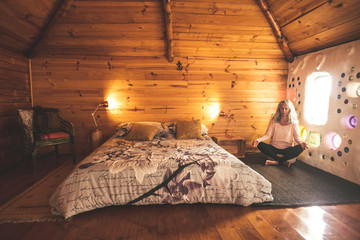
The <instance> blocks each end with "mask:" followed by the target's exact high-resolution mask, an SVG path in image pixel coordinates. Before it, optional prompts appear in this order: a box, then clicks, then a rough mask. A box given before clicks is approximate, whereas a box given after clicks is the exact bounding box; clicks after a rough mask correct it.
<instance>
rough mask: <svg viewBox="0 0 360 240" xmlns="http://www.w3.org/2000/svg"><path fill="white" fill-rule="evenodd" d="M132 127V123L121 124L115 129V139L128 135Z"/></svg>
mask: <svg viewBox="0 0 360 240" xmlns="http://www.w3.org/2000/svg"><path fill="white" fill-rule="evenodd" d="M133 126H134V123H133V122H123V123H120V124H119V125H118V126H117V127H116V137H123V136H125V135H126V134H128V133H129V132H130V130H131V128H132V127H133Z"/></svg>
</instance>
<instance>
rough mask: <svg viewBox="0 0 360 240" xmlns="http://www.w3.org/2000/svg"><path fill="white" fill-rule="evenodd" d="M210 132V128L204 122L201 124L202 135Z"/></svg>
mask: <svg viewBox="0 0 360 240" xmlns="http://www.w3.org/2000/svg"><path fill="white" fill-rule="evenodd" d="M208 132H209V129H208V128H207V127H206V126H205V125H204V124H201V135H202V136H206V135H207V134H208Z"/></svg>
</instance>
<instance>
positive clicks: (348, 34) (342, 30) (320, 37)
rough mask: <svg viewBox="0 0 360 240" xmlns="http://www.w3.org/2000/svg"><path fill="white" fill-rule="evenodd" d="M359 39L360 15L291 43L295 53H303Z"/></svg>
mask: <svg viewBox="0 0 360 240" xmlns="http://www.w3.org/2000/svg"><path fill="white" fill-rule="evenodd" d="M357 39H360V17H358V18H356V19H354V20H352V21H349V22H346V23H343V24H340V25H338V26H336V27H333V28H330V29H328V30H326V31H323V32H320V33H317V34H315V35H313V36H310V37H308V38H305V39H302V40H296V41H294V42H293V43H291V48H292V49H293V50H294V53H295V54H297V55H301V54H304V53H307V52H311V51H317V50H321V49H325V48H327V47H331V46H334V45H338V44H341V43H344V42H350V41H354V40H357ZM314 43H316V44H314Z"/></svg>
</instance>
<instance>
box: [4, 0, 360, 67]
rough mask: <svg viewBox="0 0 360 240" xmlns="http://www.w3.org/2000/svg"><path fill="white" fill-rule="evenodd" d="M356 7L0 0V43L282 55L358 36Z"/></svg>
mask: <svg viewBox="0 0 360 240" xmlns="http://www.w3.org/2000/svg"><path fill="white" fill-rule="evenodd" d="M166 5H168V7H169V8H167V9H168V14H167V15H166V14H165V12H166V11H165V9H166ZM261 6H266V7H268V8H267V9H266V8H263V9H262V7H261ZM267 10H268V11H267ZM359 12H360V1H359V0H302V1H301V0H266V1H265V0H221V1H220V0H217V1H215V0H213V1H209V0H191V1H190V0H164V1H162V0H149V1H139V0H132V1H125V0H123V1H116V0H112V1H110V0H109V1H103V0H2V1H1V2H0V18H1V21H0V36H1V38H0V47H1V48H4V49H7V50H11V51H14V52H19V53H23V54H25V55H31V56H33V57H36V56H40V55H57V54H59V55H81V56H114V57H115V56H151V57H159V56H164V55H166V54H169V53H170V54H173V56H175V57H189V58H194V57H197V58H227V59H233V58H236V59H241V58H254V59H256V58H269V59H274V58H287V59H288V60H289V57H287V56H286V46H288V51H289V52H290V54H292V55H293V56H297V55H302V54H306V53H309V52H312V51H316V50H320V49H324V48H327V47H331V46H335V45H338V44H342V43H346V42H349V41H353V40H357V39H360V14H359ZM168 17H170V18H168ZM169 34H170V35H169ZM169 40H171V41H169ZM284 42H285V43H286V44H285V48H284V46H282V43H284ZM279 43H280V44H279ZM169 47H170V50H169ZM171 51H172V52H171Z"/></svg>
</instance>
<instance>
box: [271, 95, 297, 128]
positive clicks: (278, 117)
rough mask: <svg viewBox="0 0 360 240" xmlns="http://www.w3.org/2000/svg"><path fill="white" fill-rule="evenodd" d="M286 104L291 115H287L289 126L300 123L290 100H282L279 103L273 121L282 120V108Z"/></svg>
mask: <svg viewBox="0 0 360 240" xmlns="http://www.w3.org/2000/svg"><path fill="white" fill-rule="evenodd" d="M284 104H285V105H287V106H288V107H289V114H288V115H287V123H288V124H292V123H298V122H299V120H298V118H297V114H296V110H295V107H294V105H293V104H292V102H291V101H290V100H282V101H281V102H279V104H278V106H277V109H276V112H275V115H274V117H273V119H274V120H275V121H276V122H280V120H281V112H280V107H281V106H282V105H284Z"/></svg>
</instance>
